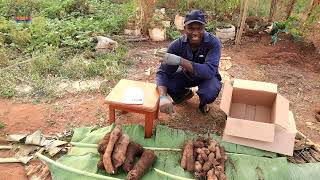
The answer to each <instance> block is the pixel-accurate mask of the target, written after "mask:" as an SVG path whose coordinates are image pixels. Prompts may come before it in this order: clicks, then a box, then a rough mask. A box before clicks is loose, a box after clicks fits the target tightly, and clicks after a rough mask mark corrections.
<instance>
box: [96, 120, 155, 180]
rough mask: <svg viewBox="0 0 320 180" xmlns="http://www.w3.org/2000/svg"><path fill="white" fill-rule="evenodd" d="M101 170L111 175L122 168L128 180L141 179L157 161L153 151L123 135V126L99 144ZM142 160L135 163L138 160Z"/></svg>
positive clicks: (98, 165)
mask: <svg viewBox="0 0 320 180" xmlns="http://www.w3.org/2000/svg"><path fill="white" fill-rule="evenodd" d="M98 152H99V154H100V161H99V162H98V164H97V167H98V168H99V169H102V170H105V171H106V172H107V173H109V174H116V173H117V172H118V170H119V168H120V167H123V169H124V171H126V172H127V173H128V175H127V179H128V180H138V179H140V178H141V177H142V176H143V175H144V174H145V173H146V172H147V171H148V170H149V168H150V167H151V166H152V164H153V163H154V162H155V160H156V155H155V154H154V152H153V151H151V150H147V149H144V148H143V147H142V146H141V145H140V144H137V143H135V142H130V141H129V136H128V135H127V134H124V133H122V129H121V125H117V126H116V127H115V128H114V129H113V130H112V132H111V133H107V134H106V135H105V136H104V137H103V139H101V141H100V142H99V145H98ZM137 157H140V159H139V160H138V161H137V162H135V160H136V158H137Z"/></svg>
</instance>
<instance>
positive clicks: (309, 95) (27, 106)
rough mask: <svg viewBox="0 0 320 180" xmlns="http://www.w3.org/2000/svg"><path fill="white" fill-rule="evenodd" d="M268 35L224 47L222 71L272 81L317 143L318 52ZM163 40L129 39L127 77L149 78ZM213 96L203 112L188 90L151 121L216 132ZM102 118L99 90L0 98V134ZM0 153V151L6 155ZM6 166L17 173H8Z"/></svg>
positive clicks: (2, 169) (133, 118)
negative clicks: (227, 60) (42, 99)
mask: <svg viewBox="0 0 320 180" xmlns="http://www.w3.org/2000/svg"><path fill="white" fill-rule="evenodd" d="M269 38H270V37H267V36H263V37H262V38H261V41H260V42H256V41H255V39H253V38H247V39H246V40H245V43H244V44H243V45H242V46H241V47H236V46H230V47H224V49H223V54H224V56H230V57H231V58H232V64H233V66H232V68H231V69H229V70H228V72H229V73H230V74H231V75H232V76H233V77H235V78H243V79H249V80H259V81H267V82H273V83H277V84H278V88H279V91H280V93H281V94H282V95H283V96H285V97H286V98H288V99H289V100H290V101H291V104H290V108H291V110H292V111H293V112H294V114H295V117H296V124H297V128H298V130H300V131H301V132H302V133H304V134H306V135H307V136H308V137H309V138H310V139H311V140H313V141H314V142H316V143H320V122H317V121H316V119H315V116H314V108H315V106H316V105H317V104H320V61H319V59H320V54H319V53H317V51H316V50H315V49H314V47H313V46H310V45H309V44H303V43H295V42H293V41H292V40H291V39H290V37H286V36H283V37H281V39H282V40H280V41H279V42H278V44H276V46H275V47H272V46H269V45H268V42H269V40H270V39H269ZM168 44H169V42H163V43H153V42H141V43H136V44H134V45H130V46H131V47H130V52H129V55H128V61H130V62H132V63H131V65H130V67H129V68H128V69H129V71H128V76H127V77H128V79H133V80H139V81H146V82H154V77H155V71H156V69H157V67H158V60H157V59H155V58H154V57H153V51H154V49H155V48H160V47H166V46H167V45H168ZM31 101H32V100H31ZM219 102H220V98H218V99H217V101H216V102H215V103H214V104H213V110H212V111H211V113H210V114H209V115H206V116H203V115H201V114H200V113H199V112H198V109H197V106H198V97H197V96H194V97H193V98H192V99H191V100H189V101H188V102H185V103H183V104H181V105H178V106H176V107H175V113H174V114H172V115H165V114H160V118H159V120H158V121H157V122H156V124H157V123H161V124H166V125H168V126H170V127H174V128H181V129H187V130H192V131H195V132H198V133H205V132H217V133H218V134H220V133H221V132H222V130H223V128H224V120H225V115H224V114H223V113H222V112H221V111H220V110H219V108H218V107H219V106H218V105H219ZM117 114H118V115H117V122H118V123H139V124H143V123H144V117H143V116H141V115H136V114H131V113H128V114H124V115H120V113H119V112H118V113H117ZM107 119H108V113H107V107H106V105H105V104H104V97H103V96H102V95H101V94H99V93H83V94H79V95H68V96H67V97H64V98H62V99H57V100H55V101H54V102H51V103H39V104H34V103H29V102H27V103H24V102H22V101H21V100H19V99H10V100H8V99H1V100H0V121H1V122H3V123H4V124H5V127H4V128H3V129H1V135H4V134H6V133H31V132H33V131H35V130H37V129H42V130H43V131H44V133H46V134H55V133H58V132H63V131H64V130H68V129H71V128H73V127H79V126H92V125H97V124H100V125H104V124H106V123H107V122H106V121H107ZM0 154H1V157H7V156H9V155H8V154H4V153H2V152H1V153H0ZM11 155H12V154H11ZM12 169H14V172H15V174H18V177H19V178H17V177H16V176H13V175H12V173H13V171H12ZM0 174H1V175H2V176H0V179H26V176H25V174H24V169H23V166H21V165H19V164H11V165H0ZM19 175H20V176H19Z"/></svg>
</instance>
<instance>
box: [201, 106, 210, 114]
mask: <svg viewBox="0 0 320 180" xmlns="http://www.w3.org/2000/svg"><path fill="white" fill-rule="evenodd" d="M199 110H200V112H202V113H203V114H208V112H209V111H210V110H211V107H210V106H209V105H207V104H206V105H203V106H201V105H200V106H199Z"/></svg>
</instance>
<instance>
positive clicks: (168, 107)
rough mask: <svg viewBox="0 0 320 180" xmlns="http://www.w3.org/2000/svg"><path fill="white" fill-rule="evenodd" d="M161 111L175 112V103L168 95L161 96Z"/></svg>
mask: <svg viewBox="0 0 320 180" xmlns="http://www.w3.org/2000/svg"><path fill="white" fill-rule="evenodd" d="M159 106H160V112H163V113H167V114H171V113H173V104H172V102H171V101H170V100H169V98H168V96H160V105H159Z"/></svg>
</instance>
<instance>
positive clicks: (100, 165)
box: [97, 159, 105, 170]
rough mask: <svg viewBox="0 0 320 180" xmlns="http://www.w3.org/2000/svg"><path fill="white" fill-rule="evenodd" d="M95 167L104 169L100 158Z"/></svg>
mask: <svg viewBox="0 0 320 180" xmlns="http://www.w3.org/2000/svg"><path fill="white" fill-rule="evenodd" d="M97 168H98V169H101V170H105V169H104V165H103V161H102V159H101V160H100V161H99V162H98V164H97Z"/></svg>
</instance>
